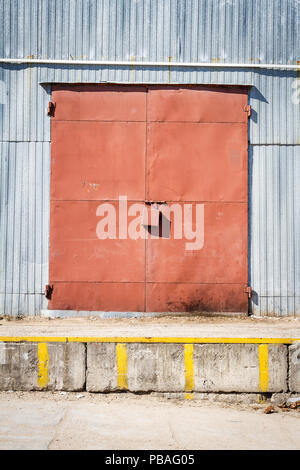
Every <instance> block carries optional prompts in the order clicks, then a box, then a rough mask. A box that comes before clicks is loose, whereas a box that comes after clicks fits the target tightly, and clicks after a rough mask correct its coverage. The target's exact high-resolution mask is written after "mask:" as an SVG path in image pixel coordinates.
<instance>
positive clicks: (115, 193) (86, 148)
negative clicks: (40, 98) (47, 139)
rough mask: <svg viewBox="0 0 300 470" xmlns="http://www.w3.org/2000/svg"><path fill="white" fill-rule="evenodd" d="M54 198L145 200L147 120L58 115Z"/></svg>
mask: <svg viewBox="0 0 300 470" xmlns="http://www.w3.org/2000/svg"><path fill="white" fill-rule="evenodd" d="M52 135H53V138H52V145H53V147H54V150H53V153H52V173H53V174H52V185H51V197H52V199H53V200H54V199H55V200H72V201H74V200H93V199H94V200H101V199H102V200H105V199H106V200H110V199H117V198H118V197H119V195H123V194H124V195H126V196H127V197H128V198H129V199H137V200H144V195H145V146H146V125H145V123H143V122H96V121H92V122H87V121H54V122H53V125H52Z"/></svg>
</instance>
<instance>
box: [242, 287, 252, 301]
mask: <svg viewBox="0 0 300 470" xmlns="http://www.w3.org/2000/svg"><path fill="white" fill-rule="evenodd" d="M244 292H245V294H248V298H249V299H251V297H252V289H251V287H250V286H245V287H244Z"/></svg>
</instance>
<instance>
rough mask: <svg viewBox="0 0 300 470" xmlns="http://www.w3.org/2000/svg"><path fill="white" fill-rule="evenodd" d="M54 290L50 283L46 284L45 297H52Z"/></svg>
mask: <svg viewBox="0 0 300 470" xmlns="http://www.w3.org/2000/svg"><path fill="white" fill-rule="evenodd" d="M52 292H53V286H50V285H49V284H47V285H46V286H45V297H46V299H49V300H50V299H51V296H52Z"/></svg>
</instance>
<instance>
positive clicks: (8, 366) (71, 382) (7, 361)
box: [0, 343, 86, 391]
mask: <svg viewBox="0 0 300 470" xmlns="http://www.w3.org/2000/svg"><path fill="white" fill-rule="evenodd" d="M85 374H86V347H85V345H84V344H82V343H66V344H57V343H49V344H48V343H0V390H66V391H77V390H83V389H84V388H85Z"/></svg>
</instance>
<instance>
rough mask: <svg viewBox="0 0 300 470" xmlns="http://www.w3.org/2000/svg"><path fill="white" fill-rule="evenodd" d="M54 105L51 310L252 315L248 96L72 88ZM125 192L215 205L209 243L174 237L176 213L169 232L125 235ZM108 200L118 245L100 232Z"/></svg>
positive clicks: (59, 93)
mask: <svg viewBox="0 0 300 470" xmlns="http://www.w3.org/2000/svg"><path fill="white" fill-rule="evenodd" d="M52 99H53V101H54V102H55V103H56V108H55V116H54V117H53V118H52V159H51V168H52V172H51V221H50V283H51V285H53V292H52V296H51V300H50V302H49V308H50V309H62V310H65V309H72V310H110V311H155V312H156V311H247V307H248V300H247V294H246V293H245V292H244V288H245V285H246V284H247V258H248V255H247V233H248V221H247V219H248V217H247V210H248V185H247V178H248V177H247V146H248V141H247V140H248V139H247V127H248V126H247V121H248V118H247V112H245V106H246V105H247V99H248V97H247V91H246V90H244V89H237V88H232V87H228V88H220V87H203V86H197V87H196V86H195V87H191V86H178V87H166V86H147V87H145V86H113V85H109V86H108V85H93V86H91V85H88V86H86V85H80V86H67V85H66V86H55V87H54V89H53V97H52ZM119 196H127V198H128V206H130V205H132V204H134V203H140V204H141V203H142V204H143V205H144V207H145V211H149V210H150V209H149V207H154V206H153V205H152V206H149V204H151V203H150V202H149V201H151V202H158V201H159V202H160V203H161V202H163V204H162V205H160V206H158V207H160V208H161V210H162V212H163V211H164V210H165V209H168V208H169V207H170V206H171V205H172V204H174V203H176V204H178V205H179V206H180V207H181V208H182V213H184V206H185V205H186V204H190V205H191V207H192V209H193V213H195V210H196V205H197V204H203V205H204V244H203V247H202V248H201V249H199V250H191V251H189V250H186V243H187V240H186V239H185V238H182V239H174V233H173V232H174V216H173V214H172V213H171V214H168V213H166V214H167V218H169V220H170V232H169V234H168V236H162V234H161V233H157V236H155V237H150V236H148V238H147V239H146V240H144V239H130V238H128V237H127V238H126V239H122V238H121V239H120V237H118V233H119V227H118V221H119V212H118V211H119V206H118V198H119ZM105 202H108V203H110V204H112V205H113V207H115V210H116V221H117V230H116V233H117V238H116V239H106V240H99V239H98V237H97V236H96V226H97V222H98V219H99V217H97V216H96V211H97V207H98V206H99V204H102V203H105ZM194 209H195V210H194ZM133 219H134V217H133V216H128V221H129V222H130V221H131V220H133ZM193 222H194V219H193ZM183 224H184V222H183ZM194 228H195V226H194ZM183 231H184V230H183ZM149 233H152V235H153V227H152V228H151V229H150V230H149Z"/></svg>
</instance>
